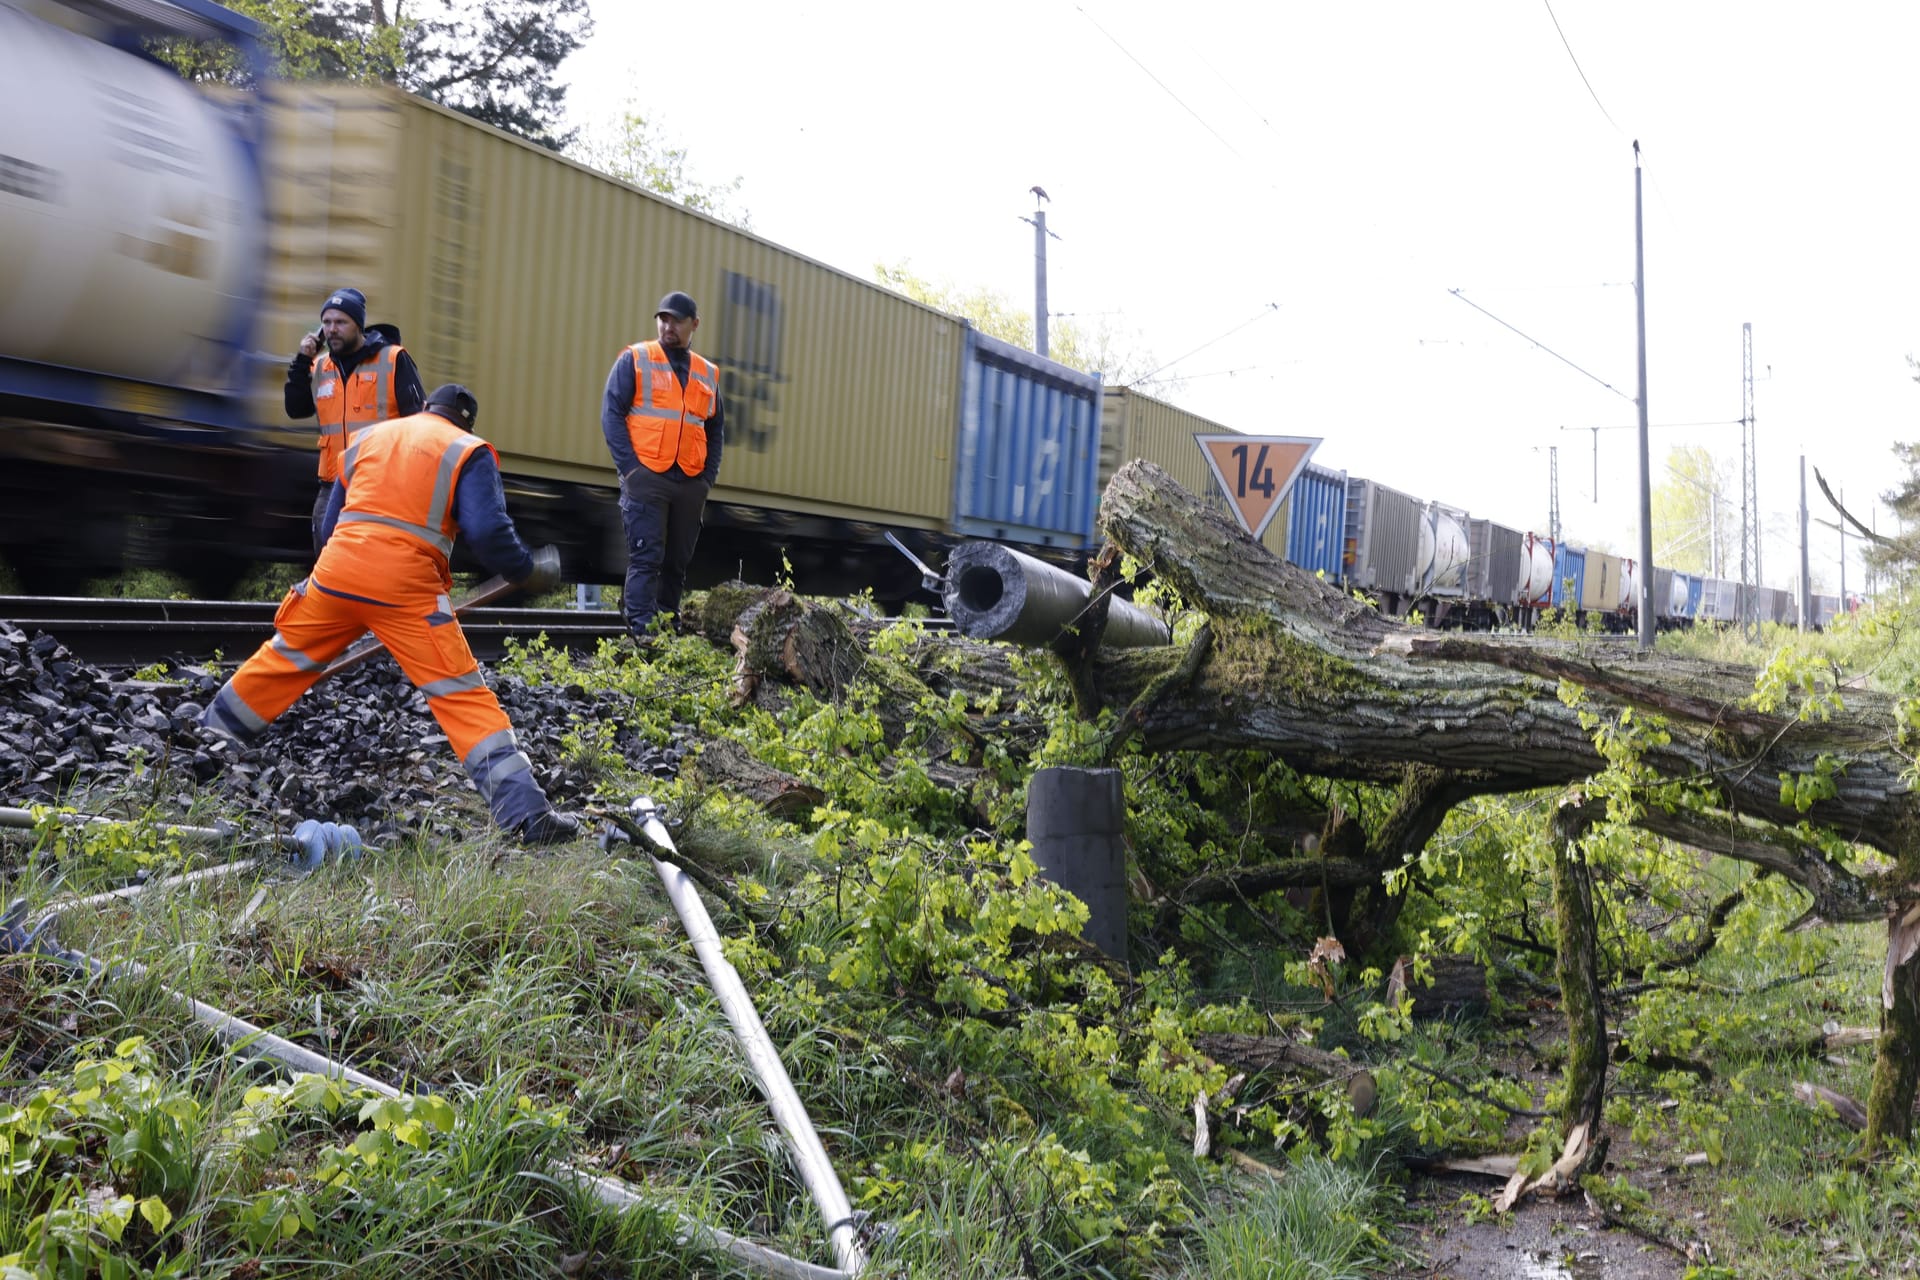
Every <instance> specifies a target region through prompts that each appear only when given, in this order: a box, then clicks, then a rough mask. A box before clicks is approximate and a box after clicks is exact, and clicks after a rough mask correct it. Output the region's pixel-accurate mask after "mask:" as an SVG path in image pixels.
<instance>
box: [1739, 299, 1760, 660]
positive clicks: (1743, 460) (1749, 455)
mask: <svg viewBox="0 0 1920 1280" xmlns="http://www.w3.org/2000/svg"><path fill="white" fill-rule="evenodd" d="M1740 373H1741V384H1742V386H1743V388H1744V390H1743V392H1742V396H1741V409H1740V581H1741V583H1742V584H1743V585H1744V586H1745V587H1746V588H1747V591H1746V597H1747V601H1748V604H1747V611H1746V616H1745V617H1743V618H1742V619H1741V620H1740V621H1741V622H1742V624H1743V625H1744V626H1745V628H1746V632H1747V635H1748V637H1749V638H1751V637H1752V636H1753V635H1754V634H1755V633H1756V631H1757V629H1758V626H1759V620H1758V617H1757V615H1756V614H1755V612H1754V610H1755V609H1756V608H1757V607H1758V595H1759V593H1758V592H1756V591H1755V590H1754V588H1755V587H1757V586H1759V585H1760V483H1759V480H1758V479H1757V477H1758V475H1759V462H1758V451H1757V450H1756V449H1755V448H1754V436H1753V325H1752V323H1751V322H1749V323H1747V324H1743V325H1741V326H1740Z"/></svg>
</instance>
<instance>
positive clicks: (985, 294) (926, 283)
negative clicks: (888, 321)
mask: <svg viewBox="0 0 1920 1280" xmlns="http://www.w3.org/2000/svg"><path fill="white" fill-rule="evenodd" d="M873 277H874V279H876V280H878V281H879V282H880V283H881V284H883V285H885V286H887V288H889V289H892V290H893V291H894V292H896V293H904V294H905V295H906V296H907V297H909V298H912V299H913V300H914V301H915V302H924V303H926V304H927V305H928V306H930V307H934V308H937V309H939V310H941V311H946V312H951V313H952V314H954V315H957V316H963V317H965V318H966V319H968V320H970V321H972V322H973V326H974V328H976V329H978V330H980V332H982V333H984V334H986V335H988V336H989V337H993V338H999V339H1000V340H1001V341H1003V342H1011V343H1012V344H1013V345H1015V346H1016V347H1025V348H1027V350H1029V351H1031V350H1032V349H1033V341H1034V335H1033V313H1032V312H1031V311H1023V310H1022V309H1021V308H1020V307H1019V306H1017V305H1016V304H1015V303H1014V302H1013V301H1012V300H1010V299H1009V298H1008V297H1007V296H1006V295H1005V294H1003V293H996V292H995V291H994V290H992V289H986V288H980V287H977V286H976V287H974V288H970V289H969V288H962V287H960V286H958V285H955V284H952V283H951V282H947V281H934V280H930V279H928V278H927V277H926V276H923V275H921V274H919V273H918V272H916V271H915V270H914V269H913V264H912V263H910V262H906V261H901V262H896V263H893V264H891V265H889V264H887V263H884V262H883V263H878V264H876V265H875V266H874V268H873ZM1047 347H1048V351H1047V355H1048V358H1050V359H1052V360H1056V361H1058V362H1059V363H1061V364H1064V365H1066V366H1067V367H1068V368H1070V369H1079V370H1081V371H1082V372H1085V373H1097V374H1099V375H1100V376H1101V378H1102V379H1104V380H1105V381H1106V383H1107V385H1108V386H1126V387H1134V388H1136V389H1138V390H1141V391H1145V392H1148V393H1149V394H1154V395H1164V394H1166V393H1168V392H1170V391H1176V390H1178V389H1179V387H1180V379H1178V378H1173V377H1163V376H1160V374H1159V366H1160V360H1159V359H1158V358H1157V357H1155V355H1154V354H1153V352H1151V351H1149V350H1147V349H1146V348H1145V347H1144V346H1142V345H1141V343H1140V339H1139V336H1138V335H1137V334H1129V333H1127V332H1125V331H1123V330H1121V329H1119V328H1118V327H1116V326H1115V325H1114V324H1112V323H1111V322H1110V321H1108V320H1106V319H1104V318H1102V319H1101V321H1100V323H1099V324H1097V325H1093V326H1084V325H1081V324H1077V323H1075V321H1074V319H1073V318H1072V317H1067V316H1058V317H1055V318H1054V319H1053V321H1052V323H1050V324H1049V325H1048V326H1047Z"/></svg>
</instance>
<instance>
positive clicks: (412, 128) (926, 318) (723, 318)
mask: <svg viewBox="0 0 1920 1280" xmlns="http://www.w3.org/2000/svg"><path fill="white" fill-rule="evenodd" d="M270 127H271V129H272V132H273V146H272V148H271V149H270V151H269V155H270V156H271V157H272V158H273V164H274V165H275V169H274V172H273V173H272V175H271V179H270V187H271V191H272V196H271V206H272V212H273V215H274V249H275V252H274V255H273V262H272V268H271V269H272V272H273V281H272V286H271V288H270V291H269V292H270V297H271V299H272V302H273V306H274V310H273V312H272V314H271V317H270V321H269V323H268V325H267V328H266V332H265V334H264V335H262V341H263V342H264V343H265V344H266V345H267V346H268V347H269V349H271V350H275V351H291V350H292V348H293V346H294V345H295V344H296V343H297V342H298V340H299V335H300V333H301V332H303V331H304V330H307V329H311V328H312V327H313V325H314V323H315V321H316V319H317V316H318V309H319V301H320V299H321V298H322V297H324V296H325V294H326V293H327V291H329V290H331V289H334V288H338V287H340V286H342V285H348V284H351V285H355V286H356V287H359V288H361V289H362V290H363V291H364V292H365V293H366V294H367V298H368V312H369V319H371V320H389V321H392V322H394V323H397V324H399V325H400V326H401V328H402V330H403V333H404V340H405V345H406V346H407V349H408V350H409V351H410V352H411V353H412V354H413V356H414V359H415V362H416V363H417V364H418V365H419V366H420V371H421V376H422V378H423V380H424V381H425V382H426V384H427V385H428V386H429V387H432V386H433V385H434V384H435V383H437V382H446V381H457V382H463V383H465V384H466V385H467V386H469V387H470V388H471V389H472V390H473V392H474V394H475V395H476V397H477V398H478V399H479V401H480V408H481V416H480V423H479V426H480V431H481V433H482V434H483V435H485V436H486V437H487V438H488V439H489V440H491V441H492V442H493V443H494V444H495V445H496V446H497V447H498V448H499V450H500V452H501V454H502V455H503V459H504V461H505V462H506V464H507V470H508V471H509V472H514V473H520V474H528V475H535V476H541V477H546V478H550V479H559V480H570V481H583V482H587V483H596V484H605V485H609V486H610V485H611V484H612V482H613V476H612V465H611V461H610V459H609V458H608V456H607V451H606V445H605V443H604V440H603V438H602V436H601V432H600V402H601V396H602V391H603V389H604V387H605V385H606V381H607V373H608V370H609V369H610V368H611V367H612V365H613V363H614V361H615V359H616V358H617V357H618V356H619V354H620V352H621V350H622V349H623V348H624V347H626V346H627V345H629V344H630V343H633V342H637V341H640V340H643V339H648V338H652V337H654V336H655V334H654V324H653V318H652V317H653V307H654V304H655V303H656V302H657V301H658V299H659V298H660V296H661V295H662V294H664V293H666V292H667V291H668V290H669V289H684V290H686V291H687V292H688V293H691V294H692V295H693V296H694V298H695V300H696V301H697V302H698V303H699V304H700V309H701V327H700V331H699V334H698V336H697V337H696V339H695V342H694V349H695V350H696V351H699V352H700V353H701V354H702V355H705V356H707V357H708V358H709V359H711V360H713V361H714V362H715V363H716V364H718V365H719V366H720V369H721V376H722V383H721V391H722V395H723V396H724V398H725V401H726V410H727V413H726V416H727V432H726V439H727V447H726V455H725V461H724V463H723V466H722V471H721V477H720V484H719V486H718V488H717V489H716V490H715V494H714V496H715V498H716V499H719V500H724V501H729V502H735V503H742V504H746V505H750V506H766V507H780V508H783V509H786V510H793V511H803V512H813V513H819V514H828V515H834V514H853V515H856V516H858V517H859V518H862V519H870V520H876V521H881V520H884V521H890V522H893V523H898V524H901V525H909V526H917V527H928V528H937V527H942V526H944V525H945V524H947V522H948V521H949V519H950V517H951V514H952V504H953V500H954V483H953V470H954V464H955V448H956V445H957V423H958V418H959V413H958V408H959V406H958V399H957V398H958V396H959V393H960V385H961V376H960V375H961V367H962V365H961V361H962V356H963V352H964V346H965V336H966V330H965V327H964V325H963V324H962V323H961V322H959V321H957V320H955V319H954V318H952V317H950V316H946V315H943V314H941V313H940V312H938V311H935V310H932V309H931V308H928V307H924V306H921V305H920V304H918V303H915V302H912V301H910V300H908V299H906V298H904V297H901V296H900V295H898V294H894V293H892V292H890V291H888V290H885V289H882V288H881V287H879V286H878V285H874V284H871V283H868V282H866V281H863V280H860V279H858V278H856V277H854V276H850V275H846V274H844V273H842V272H838V271H834V270H832V269H831V268H828V267H826V266H823V265H821V264H820V263H817V262H814V261H812V260H811V259H808V258H805V257H802V256H801V255H799V254H796V253H794V252H792V251H791V250H788V249H784V248H782V247H780V246H778V245H775V244H773V243H771V242H769V241H766V240H762V239H760V238H759V237H757V236H753V235H749V234H747V233H745V232H742V231H740V230H738V229H736V228H733V227H730V226H727V225H725V224H723V223H720V222H717V221H715V220H713V219H710V218H706V217H703V216H701V215H699V214H695V213H691V212H689V211H687V210H685V209H683V208H681V207H680V206H679V205H676V204H674V203H672V202H670V201H667V200H664V199H661V198H659V197H656V196H652V195H649V194H646V193H643V192H640V191H638V190H636V189H634V188H632V187H628V186H626V185H624V184H622V183H619V182H616V181H614V180H613V179H611V178H608V177H605V176H604V175H601V174H598V173H595V172H593V171H592V170H590V169H587V168H585V167H583V166H581V165H578V164H575V163H573V162H572V161H569V160H565V159H562V158H561V157H559V156H556V155H554V154H553V153H551V152H548V151H544V150H542V149H540V148H538V147H535V146H533V145H531V144H529V143H526V142H522V141H520V140H519V139H516V138H512V137H509V136H508V135H506V134H504V133H501V132H500V131H498V130H495V129H492V128H489V127H487V126H485V125H481V124H478V123H476V122H474V121H472V120H469V119H467V118H466V117H464V116H461V115H458V114H456V113H454V112H451V111H448V110H445V109H443V108H441V107H438V106H435V105H434V104H432V103H429V102H426V101H424V100H422V99H419V98H414V97H409V96H407V95H404V94H400V93H398V92H395V91H391V90H385V89H368V88H360V87H348V86H329V85H287V86H282V87H278V88H276V89H275V91H274V96H273V99H272V107H271V121H270ZM276 416H277V414H276Z"/></svg>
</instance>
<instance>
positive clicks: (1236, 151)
mask: <svg viewBox="0 0 1920 1280" xmlns="http://www.w3.org/2000/svg"><path fill="white" fill-rule="evenodd" d="M1073 7H1074V11H1075V12H1077V13H1078V14H1079V15H1080V16H1081V17H1083V18H1085V19H1086V20H1087V21H1088V22H1090V23H1092V24H1093V29H1094V30H1095V31H1098V32H1099V33H1100V34H1101V35H1103V36H1105V37H1106V38H1107V39H1108V40H1110V41H1112V42H1113V47H1114V48H1116V49H1118V50H1119V51H1120V52H1121V53H1124V54H1126V55H1127V60H1128V61H1129V62H1131V63H1133V65H1134V66H1136V67H1138V68H1140V70H1141V71H1143V72H1145V73H1146V77H1147V79H1149V80H1151V81H1153V82H1154V83H1155V84H1157V85H1159V86H1160V88H1161V90H1162V91H1163V92H1164V93H1165V94H1166V95H1167V96H1168V97H1169V98H1172V99H1173V100H1174V101H1175V102H1177V103H1179V104H1180V109H1181V110H1182V111H1184V112H1186V113H1187V114H1188V115H1190V116H1192V117H1193V118H1194V119H1195V120H1196V121H1198V122H1199V125H1200V127H1201V128H1202V129H1205V130H1206V131H1207V132H1208V133H1210V134H1212V135H1213V136H1214V139H1215V140H1216V141H1218V142H1219V144H1220V145H1221V146H1223V147H1225V148H1226V149H1227V150H1229V151H1231V152H1233V158H1234V159H1236V160H1238V161H1240V162H1242V163H1245V162H1246V159H1247V158H1246V157H1245V156H1243V155H1241V154H1240V148H1238V147H1236V146H1234V145H1233V144H1232V143H1231V142H1228V141H1227V139H1226V136H1225V135H1224V134H1222V133H1221V132H1220V131H1219V130H1218V129H1216V128H1214V127H1213V126H1212V125H1211V124H1208V123H1207V118H1206V117H1205V116H1203V115H1201V114H1200V113H1199V112H1198V111H1195V110H1194V109H1193V108H1192V107H1190V106H1188V105H1187V101H1186V99H1185V98H1182V97H1181V96H1180V95H1179V94H1177V93H1175V92H1174V91H1173V90H1172V88H1170V87H1169V86H1168V84H1167V82H1166V81H1165V80H1162V79H1161V78H1160V77H1159V76H1157V75H1155V74H1154V73H1153V69H1152V68H1151V67H1149V66H1148V65H1147V64H1146V63H1144V62H1142V61H1140V59H1139V58H1137V57H1135V56H1134V53H1133V50H1131V49H1129V48H1127V46H1125V45H1123V44H1121V43H1120V40H1119V38H1118V37H1117V36H1115V35H1114V34H1113V32H1111V31H1109V30H1107V29H1106V28H1105V27H1103V26H1101V25H1100V20H1099V19H1098V18H1096V17H1094V16H1093V15H1092V14H1090V13H1088V12H1087V11H1086V8H1085V7H1084V6H1082V5H1077V4H1076V5H1074V6H1073Z"/></svg>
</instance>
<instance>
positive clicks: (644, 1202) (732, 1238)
mask: <svg viewBox="0 0 1920 1280" xmlns="http://www.w3.org/2000/svg"><path fill="white" fill-rule="evenodd" d="M676 870H677V868H676ZM160 883H169V882H160ZM150 887H153V886H146V885H141V886H133V888H134V890H135V892H138V891H139V890H140V889H143V888H150ZM91 901H93V899H81V900H77V901H74V902H68V903H65V904H62V905H60V906H58V907H57V908H55V909H54V910H53V911H51V912H49V913H47V918H51V919H58V918H59V916H61V915H64V914H65V913H66V912H68V911H70V910H72V909H73V908H75V907H77V906H81V905H84V904H86V903H89V902H91ZM42 946H43V952H44V954H46V955H48V956H51V957H52V958H54V959H57V960H62V961H65V962H66V963H68V964H72V965H75V966H77V967H80V968H84V969H86V970H87V971H88V972H89V973H91V974H93V975H94V976H96V977H101V978H106V977H114V976H124V977H129V978H136V979H138V978H143V977H145V976H146V974H147V968H146V966H144V965H142V964H140V963H139V962H138V961H134V960H122V961H120V962H119V963H118V964H114V965H109V964H107V963H105V962H104V961H100V960H95V959H94V958H93V957H91V956H89V955H87V954H85V953H84V952H80V951H74V950H70V949H64V948H59V947H53V946H48V945H45V944H42ZM735 981H738V978H737V977H736V978H735ZM160 990H161V992H162V993H163V994H165V995H166V997H167V998H168V999H170V1000H172V1001H173V1002H174V1003H176V1004H179V1005H182V1006H184V1007H185V1008H186V1009H187V1011H188V1012H189V1014H191V1016H192V1018H193V1020H194V1021H195V1022H198V1023H199V1024H200V1025H201V1026H203V1027H206V1028H207V1029H208V1030H210V1031H211V1032H212V1033H213V1034H214V1036H215V1038H217V1039H218V1040H220V1041H221V1042H222V1043H223V1044H228V1045H232V1046H234V1047H235V1048H237V1049H244V1050H245V1051H247V1052H250V1053H254V1054H256V1055H258V1056H259V1057H263V1058H270V1059H272V1060H273V1061H275V1062H278V1063H280V1064H281V1065H282V1066H286V1067H291V1068H293V1069H294V1070H296V1071H305V1072H310V1073H312V1074H314V1075H319V1076H325V1077H327V1078H328V1079H331V1080H344V1081H346V1082H347V1083H349V1084H353V1085H357V1086H359V1087H360V1088H363V1089H370V1090H372V1091H373V1092H375V1093H378V1094H380V1095H381V1096H383V1097H388V1098H397V1097H399V1096H400V1093H401V1091H400V1090H399V1089H397V1088H395V1087H394V1086H393V1085H390V1084H388V1083H387V1082H386V1081H384V1080H380V1079H376V1078H375V1077H373V1076H370V1075H368V1074H366V1073H365V1072H363V1071H359V1070H356V1069H355V1068H353V1067H350V1066H348V1065H347V1064H346V1063H344V1062H339V1061H337V1060H335V1059H333V1058H328V1057H325V1056H324V1055H322V1054H318V1053H315V1052H314V1051H313V1050H311V1049H308V1048H306V1047H305V1046H303V1045H298V1044H295V1043H294V1042H293V1041H291V1040H288V1039H286V1038H284V1037H282V1036H277V1035H275V1034H273V1033H272V1032H271V1031H267V1030H264V1029H263V1028H261V1027H257V1026H255V1025H254V1024H253V1023H251V1022H248V1021H247V1020H246V1019H244V1018H240V1017H236V1016H235V1015H233V1014H231V1013H228V1012H226V1011H225V1010H223V1009H216V1008H215V1007H213V1006H212V1005H210V1004H206V1003H203V1002H202V1001H199V1000H195V999H194V998H193V997H192V996H189V995H187V994H185V993H184V992H180V991H175V990H174V989H173V988H171V987H167V986H164V985H163V986H162V987H161V988H160ZM552 1168H553V1170H554V1172H555V1173H557V1174H559V1175H560V1176H561V1177H563V1178H566V1179H568V1180H570V1181H572V1182H574V1183H576V1184H578V1185H580V1186H583V1187H585V1188H586V1189H587V1190H589V1191H591V1192H592V1193H593V1196H594V1198H595V1199H596V1200H598V1201H599V1202H600V1203H601V1204H604V1205H606V1206H607V1207H608V1208H610V1209H612V1210H614V1211H615V1212H617V1213H624V1212H626V1211H627V1210H629V1209H646V1210H650V1211H652V1212H654V1213H663V1212H664V1213H669V1214H671V1215H672V1216H673V1218H674V1220H675V1221H676V1222H677V1223H678V1224H679V1226H680V1236H679V1239H680V1241H681V1243H683V1244H692V1245H698V1246H700V1247H702V1248H705V1249H709V1250H711V1251H713V1252H715V1253H720V1254H724V1255H726V1256H727V1257H729V1258H732V1259H733V1260H734V1261H735V1262H738V1263H740V1264H741V1265H742V1266H745V1267H748V1268H751V1269H752V1270H754V1271H757V1272H759V1273H760V1274H762V1275H765V1276H770V1277H772V1280H856V1277H857V1275H858V1274H859V1273H858V1271H857V1270H851V1271H841V1270H836V1269H835V1268H832V1267H822V1266H817V1265H815V1264H813V1263H811V1262H803V1261H801V1260H800V1259H798V1258H794V1257H789V1256H788V1255H787V1254H784V1253H781V1252H779V1251H778V1250H775V1249H769V1248H767V1247H766V1246H765V1245H760V1244H755V1243H754V1242H753V1241H751V1240H747V1239H743V1238H742V1237H740V1236H736V1235H734V1234H733V1233H732V1232H730V1231H726V1230H723V1229H722V1228H720V1227H712V1226H708V1225H706V1224H705V1223H702V1222H697V1221H695V1220H694V1219H692V1218H689V1217H687V1216H686V1215H684V1214H682V1213H680V1212H679V1211H678V1210H676V1209H673V1208H670V1207H668V1206H665V1205H661V1204H658V1203H656V1202H654V1201H651V1200H648V1199H647V1198H646V1197H644V1196H642V1195H641V1194H640V1193H639V1192H637V1191H635V1190H634V1189H633V1188H632V1187H631V1186H629V1185H628V1184H627V1183H625V1182H622V1181H621V1180H619V1179H618V1178H610V1177H607V1176H606V1175H604V1174H597V1173H592V1172H590V1171H588V1170H585V1169H582V1168H580V1167H578V1166H577V1165H574V1164H572V1163H569V1162H567V1161H564V1160H559V1161H555V1162H554V1163H553V1165H552Z"/></svg>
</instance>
